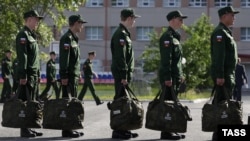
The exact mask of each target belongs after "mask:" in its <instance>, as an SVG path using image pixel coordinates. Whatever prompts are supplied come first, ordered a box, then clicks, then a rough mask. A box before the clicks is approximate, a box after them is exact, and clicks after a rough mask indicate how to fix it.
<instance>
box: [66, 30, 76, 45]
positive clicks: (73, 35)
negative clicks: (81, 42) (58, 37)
mask: <svg viewBox="0 0 250 141" xmlns="http://www.w3.org/2000/svg"><path fill="white" fill-rule="evenodd" d="M68 33H70V34H71V35H72V37H73V38H74V39H75V40H76V41H77V42H78V37H77V35H76V34H74V33H73V32H72V31H71V30H70V29H69V30H68Z"/></svg>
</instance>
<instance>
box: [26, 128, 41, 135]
mask: <svg viewBox="0 0 250 141" xmlns="http://www.w3.org/2000/svg"><path fill="white" fill-rule="evenodd" d="M29 131H30V132H31V133H34V134H35V135H36V136H42V135H43V133H42V132H37V131H35V130H32V129H29Z"/></svg>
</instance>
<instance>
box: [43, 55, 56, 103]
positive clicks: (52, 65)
mask: <svg viewBox="0 0 250 141" xmlns="http://www.w3.org/2000/svg"><path fill="white" fill-rule="evenodd" d="M55 59H56V53H55V52H54V51H52V52H50V59H49V61H48V62H47V66H46V78H47V83H46V88H45V89H44V90H43V92H42V93H41V95H40V96H39V99H40V100H42V101H44V100H47V99H48V91H49V90H50V88H51V86H53V88H54V91H55V94H56V98H59V89H58V86H57V80H56V62H55Z"/></svg>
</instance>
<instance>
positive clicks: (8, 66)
mask: <svg viewBox="0 0 250 141" xmlns="http://www.w3.org/2000/svg"><path fill="white" fill-rule="evenodd" d="M11 55H12V52H11V50H7V51H5V57H4V58H3V59H2V63H1V65H2V78H3V89H2V95H1V102H4V101H5V100H7V99H9V98H10V97H11V94H12V92H11V89H12V88H11V83H10V77H11V76H12V73H13V71H12V62H11Z"/></svg>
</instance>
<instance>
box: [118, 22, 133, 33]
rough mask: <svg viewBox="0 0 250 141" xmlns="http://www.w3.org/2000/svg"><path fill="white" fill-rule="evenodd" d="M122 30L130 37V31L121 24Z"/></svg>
mask: <svg viewBox="0 0 250 141" xmlns="http://www.w3.org/2000/svg"><path fill="white" fill-rule="evenodd" d="M119 26H120V28H121V29H124V30H125V31H126V33H127V34H128V35H129V36H130V32H129V31H128V29H127V28H126V27H125V26H124V25H123V24H121V23H120V24H119Z"/></svg>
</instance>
